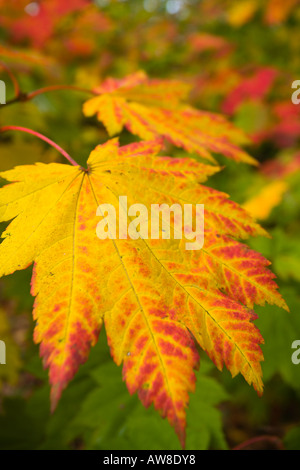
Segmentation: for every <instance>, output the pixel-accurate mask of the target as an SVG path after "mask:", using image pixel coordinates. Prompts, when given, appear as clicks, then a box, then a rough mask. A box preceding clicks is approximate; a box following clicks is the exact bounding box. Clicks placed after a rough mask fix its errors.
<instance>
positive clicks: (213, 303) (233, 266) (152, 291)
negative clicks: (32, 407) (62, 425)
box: [0, 139, 287, 445]
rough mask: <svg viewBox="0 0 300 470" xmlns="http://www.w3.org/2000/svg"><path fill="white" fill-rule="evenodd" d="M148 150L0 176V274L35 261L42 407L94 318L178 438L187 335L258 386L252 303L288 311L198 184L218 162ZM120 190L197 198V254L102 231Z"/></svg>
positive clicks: (55, 396) (245, 221) (155, 147)
mask: <svg viewBox="0 0 300 470" xmlns="http://www.w3.org/2000/svg"><path fill="white" fill-rule="evenodd" d="M160 148H161V142H160V141H152V142H139V143H134V144H129V145H127V146H124V147H119V145H118V141H117V139H113V140H110V141H108V142H107V143H106V144H103V145H99V146H97V147H96V149H95V150H94V151H92V153H91V154H90V156H89V159H88V162H87V169H86V170H85V169H83V168H81V167H79V166H70V165H64V164H59V163H49V164H43V163H37V164H36V165H24V166H19V167H16V168H14V169H12V170H9V171H6V172H2V173H0V176H1V177H2V178H4V179H5V180H7V181H9V182H11V183H10V184H8V185H6V186H4V187H3V188H1V189H0V221H11V220H12V219H13V220H12V221H11V222H10V224H9V225H8V227H7V229H6V230H5V232H4V233H3V234H2V238H3V239H4V240H3V241H2V243H1V245H0V276H3V275H8V274H11V273H13V272H14V271H16V270H20V269H24V268H26V267H27V266H29V265H31V264H32V263H33V262H34V271H33V276H32V285H31V293H32V295H33V296H35V297H36V298H35V302H34V311H33V316H34V319H35V320H36V326H35V330H34V340H35V342H36V343H40V353H41V356H42V357H43V363H44V366H45V367H48V368H49V380H50V384H51V402H52V408H53V409H54V408H55V406H56V404H57V402H58V400H59V398H60V396H61V393H62V391H63V389H64V388H65V387H66V386H67V384H68V382H69V381H70V380H71V379H72V377H73V376H74V374H75V373H76V371H77V370H78V367H79V365H80V364H82V363H83V362H84V361H86V360H87V358H88V355H89V350H90V347H91V346H93V345H95V343H96V342H97V339H98V335H99V332H100V330H101V327H102V325H103V324H104V325H105V329H106V333H107V339H108V344H109V346H110V351H111V355H112V357H113V359H114V361H115V362H116V363H117V364H118V365H120V364H121V363H123V377H124V380H125V382H126V384H127V387H128V390H129V392H130V393H135V392H137V393H138V395H139V398H140V399H141V401H142V403H143V404H144V405H145V406H149V405H151V404H154V406H155V408H156V409H157V410H159V411H160V413H161V415H162V416H163V417H166V418H167V419H168V420H169V422H170V424H171V425H172V426H174V428H175V430H176V432H177V434H178V436H179V439H180V441H181V443H182V445H184V440H185V419H186V418H185V414H186V407H187V404H188V396H189V392H191V391H193V390H194V388H195V375H194V370H195V369H196V368H197V367H198V364H199V356H198V351H197V347H196V345H197V343H198V344H199V345H200V346H201V347H202V348H203V349H204V350H205V351H206V352H207V354H208V355H209V357H210V358H211V359H212V360H213V362H214V363H215V365H216V366H217V367H218V368H219V369H220V370H221V369H222V367H223V365H224V364H225V365H226V367H227V368H228V369H229V370H230V372H231V374H232V375H233V376H235V375H236V374H238V373H241V374H242V375H243V376H244V377H245V379H246V381H247V382H248V383H249V384H253V386H254V388H255V389H256V390H257V392H258V393H259V394H261V393H262V389H263V384H262V377H261V366H260V362H261V361H262V360H263V355H262V352H261V349H260V344H261V343H262V342H263V338H262V336H261V334H260V332H259V330H258V329H257V327H256V326H255V325H254V322H253V320H255V318H256V314H255V313H254V312H253V311H252V307H253V304H261V305H263V304H264V303H265V302H269V303H271V304H276V305H278V306H280V307H284V308H287V307H286V304H285V302H284V300H283V299H282V297H281V295H280V294H279V292H278V290H277V285H276V283H275V282H274V280H273V277H274V275H273V274H272V273H271V272H270V271H269V270H268V264H269V262H268V261H267V260H265V259H264V258H263V257H262V256H261V255H260V254H259V253H256V252H254V251H253V250H250V249H249V248H248V247H247V246H246V245H244V244H243V243H241V242H239V241H237V240H236V238H241V239H246V238H248V237H249V236H252V235H264V234H265V231H264V230H263V229H262V228H261V227H260V226H259V225H258V224H257V223H256V222H255V221H254V220H252V218H251V217H250V215H248V213H247V212H246V211H245V210H244V209H243V208H241V207H240V206H239V205H238V204H236V203H235V202H233V201H231V200H230V199H229V198H228V195H227V194H224V193H221V192H219V191H217V190H215V189H211V188H209V187H206V186H204V185H202V183H203V182H204V181H205V180H206V179H207V177H208V176H209V175H212V174H214V173H215V172H216V171H218V170H219V168H218V167H216V166H211V165H207V164H204V163H200V162H197V161H195V160H194V159H191V158H171V157H159V156H156V155H157V153H158V151H159V150H160ZM122 195H127V198H128V204H133V203H136V202H139V203H143V204H144V205H145V206H146V207H148V208H149V207H150V204H152V203H159V204H161V203H167V204H174V203H177V204H179V205H180V206H181V207H184V205H185V204H193V205H195V204H199V203H201V204H204V207H205V240H204V246H203V249H202V250H186V249H185V241H184V240H183V239H157V240H153V239H147V238H141V237H140V238H138V239H136V240H133V239H130V238H129V237H128V236H127V238H124V239H114V238H106V239H104V240H100V239H99V238H98V237H97V234H96V226H97V223H98V221H99V218H98V217H97V216H96V212H97V208H98V207H99V205H100V204H102V203H107V204H112V205H113V206H116V204H117V202H118V198H119V196H122ZM132 219H133V218H132V217H129V216H128V220H129V221H131V222H132ZM170 224H171V225H174V220H173V219H172V220H170Z"/></svg>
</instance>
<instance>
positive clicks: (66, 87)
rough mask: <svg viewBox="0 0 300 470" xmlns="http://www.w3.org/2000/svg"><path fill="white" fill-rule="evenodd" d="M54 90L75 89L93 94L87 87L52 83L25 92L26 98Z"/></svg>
mask: <svg viewBox="0 0 300 470" xmlns="http://www.w3.org/2000/svg"><path fill="white" fill-rule="evenodd" d="M55 90H75V91H82V92H83V93H90V94H92V95H95V93H94V92H93V91H92V90H88V89H87V88H81V87H78V86H75V85H52V86H48V87H44V88H39V89H38V90H35V91H32V92H31V93H27V94H26V99H28V100H31V99H32V98H34V97H35V96H37V95H41V94H42V93H47V92H48V91H55Z"/></svg>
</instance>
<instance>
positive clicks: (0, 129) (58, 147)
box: [0, 126, 79, 166]
mask: <svg viewBox="0 0 300 470" xmlns="http://www.w3.org/2000/svg"><path fill="white" fill-rule="evenodd" d="M5 131H22V132H27V133H28V134H32V135H35V136H36V137H38V138H39V139H41V140H44V141H45V142H47V143H48V144H50V145H51V146H52V147H54V148H55V149H56V150H57V151H58V152H59V153H60V154H61V155H63V156H64V157H65V158H66V159H67V160H68V161H69V162H70V163H71V164H72V165H74V166H79V165H78V163H77V162H75V160H73V158H72V157H70V155H69V154H68V153H67V152H66V151H65V150H64V149H62V148H61V147H60V146H59V145H57V144H56V143H55V142H53V140H50V139H48V137H45V136H44V135H43V134H40V133H39V132H36V131H33V130H31V129H27V128H26V127H19V126H4V127H0V132H5Z"/></svg>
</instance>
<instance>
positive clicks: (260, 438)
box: [232, 436, 283, 450]
mask: <svg viewBox="0 0 300 470" xmlns="http://www.w3.org/2000/svg"><path fill="white" fill-rule="evenodd" d="M263 441H265V442H270V443H272V444H274V445H275V446H277V448H278V449H281V450H282V449H283V445H282V442H281V440H280V438H279V437H278V436H256V437H252V438H250V439H248V440H247V441H245V442H242V443H241V444H239V445H237V446H235V447H234V448H233V449H232V450H241V449H244V448H245V447H248V446H250V445H252V444H256V443H257V442H263Z"/></svg>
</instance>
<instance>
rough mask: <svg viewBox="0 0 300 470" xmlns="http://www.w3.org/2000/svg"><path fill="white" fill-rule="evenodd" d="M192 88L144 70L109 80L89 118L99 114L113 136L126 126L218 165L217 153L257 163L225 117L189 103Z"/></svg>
mask: <svg viewBox="0 0 300 470" xmlns="http://www.w3.org/2000/svg"><path fill="white" fill-rule="evenodd" d="M189 90H190V87H189V85H188V84H186V83H183V82H180V81H176V80H158V79H149V78H148V77H147V75H146V74H145V73H144V72H143V71H139V72H136V73H134V74H132V75H129V76H127V77H125V78H122V79H114V78H107V79H106V80H105V81H104V82H103V83H102V85H100V86H99V87H97V88H95V90H94V92H95V93H96V94H98V96H95V97H93V98H91V99H89V100H88V101H86V102H85V103H84V105H83V112H84V114H85V116H92V115H94V114H97V118H98V120H99V121H101V122H102V123H103V124H104V125H105V127H106V129H107V131H108V133H109V135H110V136H113V135H115V134H118V133H120V132H121V130H122V129H123V127H124V126H125V127H126V128H127V129H128V130H129V131H130V132H131V133H132V134H136V135H138V136H139V137H141V138H142V139H144V140H151V139H155V138H157V137H158V136H163V137H164V138H166V139H167V140H168V141H170V142H171V143H173V144H174V145H176V146H178V147H183V148H184V149H185V150H187V151H188V152H196V153H198V154H199V155H200V156H201V157H203V158H205V159H208V160H210V161H213V162H214V161H215V160H214V158H213V156H212V152H214V153H222V154H223V155H225V156H227V157H228V158H231V159H233V160H236V161H242V162H246V163H250V164H257V162H256V160H255V159H254V158H252V157H251V156H250V155H248V154H247V153H246V152H244V151H243V150H241V148H240V147H239V146H238V145H239V144H243V143H247V142H248V139H247V138H246V136H245V135H244V134H243V132H242V131H240V130H239V129H237V128H235V127H234V126H233V125H232V124H231V123H230V122H229V121H227V120H226V118H224V117H223V116H221V115H219V114H215V113H210V112H207V111H199V110H197V109H195V108H193V107H191V106H188V105H187V104H185V103H184V100H185V99H186V98H187V95H188V92H189Z"/></svg>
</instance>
